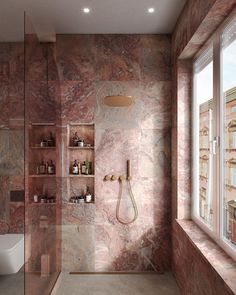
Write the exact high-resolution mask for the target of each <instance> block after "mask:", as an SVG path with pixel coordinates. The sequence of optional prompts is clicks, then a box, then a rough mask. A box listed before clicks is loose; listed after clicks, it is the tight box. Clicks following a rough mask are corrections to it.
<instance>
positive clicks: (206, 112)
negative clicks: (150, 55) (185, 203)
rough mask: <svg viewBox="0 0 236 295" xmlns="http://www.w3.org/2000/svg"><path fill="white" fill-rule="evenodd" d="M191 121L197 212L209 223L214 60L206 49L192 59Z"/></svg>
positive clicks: (210, 212) (210, 211) (210, 222)
mask: <svg viewBox="0 0 236 295" xmlns="http://www.w3.org/2000/svg"><path fill="white" fill-rule="evenodd" d="M194 78H195V83H194V88H195V89H194V93H195V95H194V104H195V108H194V109H195V114H194V121H195V120H196V121H195V122H194V124H195V137H196V138H195V143H194V144H195V162H196V163H195V167H194V169H195V171H196V175H195V180H194V181H195V198H196V199H197V200H196V202H197V204H195V206H196V213H197V215H198V216H199V217H200V219H201V220H202V221H204V222H205V223H206V224H207V225H208V226H210V227H211V226H212V220H213V218H212V215H213V210H212V176H213V175H212V172H213V171H212V164H213V158H212V157H213V156H212V154H211V152H210V142H211V141H212V131H213V130H212V124H213V116H212V114H213V110H212V100H213V62H212V50H209V51H208V53H207V54H205V55H204V57H203V58H201V59H200V60H199V61H197V62H196V63H195V75H194Z"/></svg>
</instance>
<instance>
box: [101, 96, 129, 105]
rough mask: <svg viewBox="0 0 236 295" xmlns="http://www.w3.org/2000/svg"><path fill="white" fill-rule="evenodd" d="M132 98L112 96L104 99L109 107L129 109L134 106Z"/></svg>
mask: <svg viewBox="0 0 236 295" xmlns="http://www.w3.org/2000/svg"><path fill="white" fill-rule="evenodd" d="M132 103H133V98H132V96H125V95H110V96H105V97H104V104H105V105H107V106H109V107H128V106H130V105H132Z"/></svg>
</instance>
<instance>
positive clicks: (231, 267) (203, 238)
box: [176, 220, 236, 294]
mask: <svg viewBox="0 0 236 295" xmlns="http://www.w3.org/2000/svg"><path fill="white" fill-rule="evenodd" d="M176 222H177V223H178V224H179V226H180V227H181V228H182V230H183V231H184V232H185V233H186V235H187V237H188V238H189V240H190V242H191V244H192V245H193V246H194V248H195V249H197V251H199V252H200V253H201V255H202V256H203V258H204V259H205V260H206V262H207V263H210V265H211V266H212V268H213V269H214V270H215V271H216V273H217V274H218V275H219V276H220V277H221V278H222V280H223V281H224V283H225V285H226V286H227V287H228V289H229V291H230V292H232V294H236V262H235V261H234V260H233V259H232V258H231V257H229V256H228V255H227V254H226V253H225V252H224V250H223V249H221V248H220V247H219V246H218V245H217V244H216V243H215V242H214V241H213V240H212V239H211V238H210V237H209V236H208V235H207V234H206V233H205V232H203V231H202V230H201V229H200V228H199V227H198V226H197V225H196V224H195V223H194V222H193V221H192V220H176Z"/></svg>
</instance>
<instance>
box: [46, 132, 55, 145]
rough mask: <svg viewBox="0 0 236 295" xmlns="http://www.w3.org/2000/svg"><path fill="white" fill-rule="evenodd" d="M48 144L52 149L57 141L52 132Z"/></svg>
mask: <svg viewBox="0 0 236 295" xmlns="http://www.w3.org/2000/svg"><path fill="white" fill-rule="evenodd" d="M47 144H48V146H50V147H52V146H55V140H54V137H53V135H52V132H50V133H49V137H48V140H47Z"/></svg>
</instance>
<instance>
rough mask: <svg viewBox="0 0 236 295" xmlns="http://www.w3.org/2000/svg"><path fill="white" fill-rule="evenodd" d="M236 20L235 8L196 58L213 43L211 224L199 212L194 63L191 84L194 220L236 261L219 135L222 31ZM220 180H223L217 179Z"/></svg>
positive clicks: (221, 108)
mask: <svg viewBox="0 0 236 295" xmlns="http://www.w3.org/2000/svg"><path fill="white" fill-rule="evenodd" d="M233 19H235V20H236V9H234V10H233V11H232V13H231V14H230V16H229V17H228V18H227V19H226V20H225V21H224V22H223V24H222V25H220V27H219V28H218V29H217V31H216V32H215V33H214V34H213V35H212V36H211V37H210V38H209V40H208V41H207V42H206V44H205V45H204V46H203V47H202V49H201V50H199V52H198V53H197V54H196V56H195V57H194V59H193V63H194V64H195V63H196V62H197V61H198V60H199V59H200V58H201V57H202V56H203V55H204V53H205V52H206V50H207V49H208V48H209V47H211V46H213V121H214V122H216V123H215V124H214V126H213V137H215V138H216V139H217V140H219V145H218V146H217V153H216V155H214V160H213V180H212V181H213V192H212V194H213V196H214V197H213V200H212V202H213V204H212V206H213V224H212V227H210V226H209V225H207V224H206V223H205V222H204V221H203V219H202V218H201V217H200V216H199V215H198V214H197V212H198V207H199V190H197V187H196V183H197V181H198V179H199V152H198V151H197V150H196V149H197V148H198V145H197V144H196V141H198V139H197V138H198V136H199V130H198V129H199V127H198V126H199V118H196V112H197V110H196V106H197V104H196V100H195V97H196V93H195V91H196V87H195V85H196V78H195V74H194V67H193V85H192V89H193V92H192V97H193V105H192V128H191V129H192V210H191V216H192V219H193V221H194V222H195V223H197V224H198V226H199V227H200V228H201V229H202V230H203V231H205V232H206V233H207V234H208V235H209V236H210V237H211V238H212V239H213V240H214V241H215V242H216V243H217V244H218V245H219V246H220V247H221V248H223V249H224V250H225V252H227V253H228V254H229V255H230V256H231V257H232V258H233V259H234V260H235V261H236V248H235V247H234V246H233V245H231V243H230V242H229V241H227V240H226V239H225V238H224V236H223V213H224V208H223V198H222V196H223V191H224V181H223V179H224V169H225V167H224V165H225V163H224V162H223V149H224V147H223V145H221V144H220V141H221V140H220V136H221V135H222V136H223V134H224V133H223V129H224V105H223V99H222V97H221V96H222V94H223V92H222V91H221V89H222V77H221V68H222V67H221V61H222V58H221V35H222V33H223V32H224V30H225V28H226V27H227V25H228V24H229V23H230V22H231V21H232V20H233ZM218 180H221V181H218ZM196 194H198V195H196Z"/></svg>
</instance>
